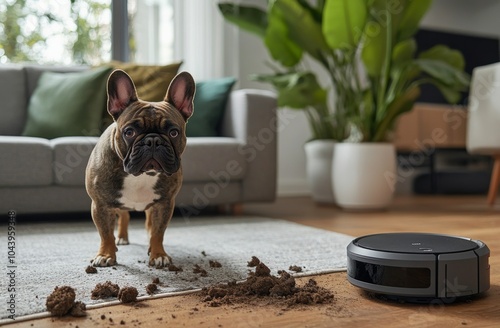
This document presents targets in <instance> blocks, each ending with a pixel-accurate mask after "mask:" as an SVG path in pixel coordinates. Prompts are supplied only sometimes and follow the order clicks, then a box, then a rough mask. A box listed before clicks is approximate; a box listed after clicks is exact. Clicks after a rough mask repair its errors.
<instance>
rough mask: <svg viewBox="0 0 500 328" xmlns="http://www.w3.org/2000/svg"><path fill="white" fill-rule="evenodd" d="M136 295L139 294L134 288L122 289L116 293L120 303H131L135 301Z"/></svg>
mask: <svg viewBox="0 0 500 328" xmlns="http://www.w3.org/2000/svg"><path fill="white" fill-rule="evenodd" d="M138 295H139V292H138V291H137V288H135V287H123V288H122V289H120V291H119V292H118V299H119V300H120V302H122V303H132V302H135V301H137V296H138Z"/></svg>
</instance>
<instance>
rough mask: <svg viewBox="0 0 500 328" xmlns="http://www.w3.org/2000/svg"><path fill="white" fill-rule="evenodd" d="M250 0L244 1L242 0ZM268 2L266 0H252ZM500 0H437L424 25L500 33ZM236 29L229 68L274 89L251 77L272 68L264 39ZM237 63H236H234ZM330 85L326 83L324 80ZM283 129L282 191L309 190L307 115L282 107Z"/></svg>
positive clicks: (245, 81)
mask: <svg viewBox="0 0 500 328" xmlns="http://www.w3.org/2000/svg"><path fill="white" fill-rule="evenodd" d="M244 2H247V3H248V2H249V1H240V3H244ZM251 3H253V4H256V3H258V4H260V5H263V6H265V4H266V1H265V0H254V1H251ZM498 17H500V1H497V0H481V1H470V0H435V1H434V3H433V6H432V7H431V9H430V10H429V12H428V13H427V15H426V17H425V18H424V19H423V21H422V26H425V27H429V28H436V29H440V30H445V31H451V32H453V31H455V32H462V33H472V34H486V35H489V36H491V35H493V36H498V37H500V19H499V18H498ZM229 30H230V31H231V32H230V33H234V34H232V35H233V37H234V38H233V40H235V39H236V40H235V41H234V44H233V43H232V44H231V46H232V47H237V48H236V49H237V50H235V48H232V50H231V53H232V54H233V55H234V56H237V62H239V65H238V67H237V68H235V67H234V66H233V67H232V68H230V69H228V71H233V72H235V73H236V74H237V76H239V80H240V82H239V87H245V88H260V89H271V88H270V87H269V86H268V85H265V84H261V83H256V82H253V81H250V80H249V79H248V76H249V75H250V74H255V73H265V72H269V71H270V70H269V68H268V67H267V66H266V65H265V62H266V61H270V59H269V56H268V54H267V51H266V49H265V48H264V46H263V45H262V42H261V40H260V39H258V38H257V37H255V36H253V35H249V34H248V33H245V32H241V31H238V30H236V29H234V28H229ZM233 64H234V63H233ZM323 85H326V84H323ZM279 115H280V118H281V121H282V122H284V123H283V124H282V126H281V127H282V130H281V131H280V133H279V141H278V147H279V149H278V194H279V195H280V196H287V195H303V194H308V193H309V190H308V186H307V181H306V176H305V154H304V144H305V142H306V141H307V140H308V139H309V138H310V136H311V134H310V131H309V128H308V124H307V121H306V119H305V117H304V115H303V114H302V113H300V112H297V111H292V110H289V109H281V110H280V111H279Z"/></svg>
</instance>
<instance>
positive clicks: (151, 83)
mask: <svg viewBox="0 0 500 328" xmlns="http://www.w3.org/2000/svg"><path fill="white" fill-rule="evenodd" d="M109 65H110V66H112V67H113V68H115V69H121V70H124V71H125V72H126V73H127V74H128V75H130V77H131V78H132V81H134V84H135V87H136V89H137V96H138V97H139V98H140V99H142V100H145V101H162V100H163V99H164V98H165V95H166V94H167V89H168V86H169V85H170V82H171V81H172V80H173V78H174V77H175V76H176V75H177V72H178V71H179V67H180V66H181V65H182V62H178V63H172V64H170V65H164V66H160V65H140V64H134V63H124V62H120V61H112V62H110V63H109Z"/></svg>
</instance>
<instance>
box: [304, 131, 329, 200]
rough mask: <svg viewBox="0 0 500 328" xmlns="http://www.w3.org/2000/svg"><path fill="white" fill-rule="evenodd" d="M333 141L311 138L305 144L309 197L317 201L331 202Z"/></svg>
mask: <svg viewBox="0 0 500 328" xmlns="http://www.w3.org/2000/svg"><path fill="white" fill-rule="evenodd" d="M335 144H336V142H335V141H331V140H313V141H310V142H308V143H306V144H305V146H304V148H305V151H306V171H307V172H306V174H307V180H308V183H309V189H310V190H311V197H312V199H313V200H314V201H315V202H317V203H326V204H333V203H335V199H334V196H333V190H332V159H333V149H334V145H335Z"/></svg>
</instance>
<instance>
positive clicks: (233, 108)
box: [0, 65, 277, 216]
mask: <svg viewBox="0 0 500 328" xmlns="http://www.w3.org/2000/svg"><path fill="white" fill-rule="evenodd" d="M47 69H50V70H51V71H63V72H64V71H69V70H74V69H73V68H71V69H69V68H62V67H59V68H57V67H43V66H30V65H25V66H21V65H0V114H1V116H0V213H7V212H8V211H10V210H15V211H16V212H17V213H19V214H29V213H31V214H32V213H63V212H82V211H89V209H90V198H89V197H88V196H87V193H86V191H85V186H84V176H85V167H86V164H87V161H88V157H89V155H90V152H91V151H92V149H93V147H94V145H95V143H96V141H97V137H86V136H74V137H62V138H56V139H52V140H48V139H43V138H33V137H23V136H20V134H21V132H22V130H23V127H24V124H25V120H26V115H27V107H28V103H29V98H30V95H31V94H32V93H33V90H34V89H35V87H36V84H37V81H38V78H39V77H40V75H41V74H42V72H43V71H45V70H47ZM195 110H197V109H196V108H195ZM198 110H202V109H198ZM276 124H277V119H276V98H275V96H274V94H273V93H271V92H267V91H261V90H250V89H247V90H236V91H232V93H231V95H230V99H229V101H228V105H227V108H226V112H225V116H224V119H223V123H222V135H221V136H219V137H196V138H195V137H192V138H188V141H187V148H186V150H185V153H184V155H183V158H182V165H183V170H184V184H183V187H182V189H181V191H180V193H179V194H178V196H177V201H176V204H177V206H178V207H179V208H180V209H181V212H182V213H183V215H186V216H189V215H194V214H197V213H199V212H200V211H201V210H203V209H204V208H206V207H207V206H213V205H238V204H243V203H246V202H268V201H273V200H274V198H275V194H276V168H277V166H276V161H277V158H276V157H277V155H276V153H277V152H276V145H277V137H276Z"/></svg>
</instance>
